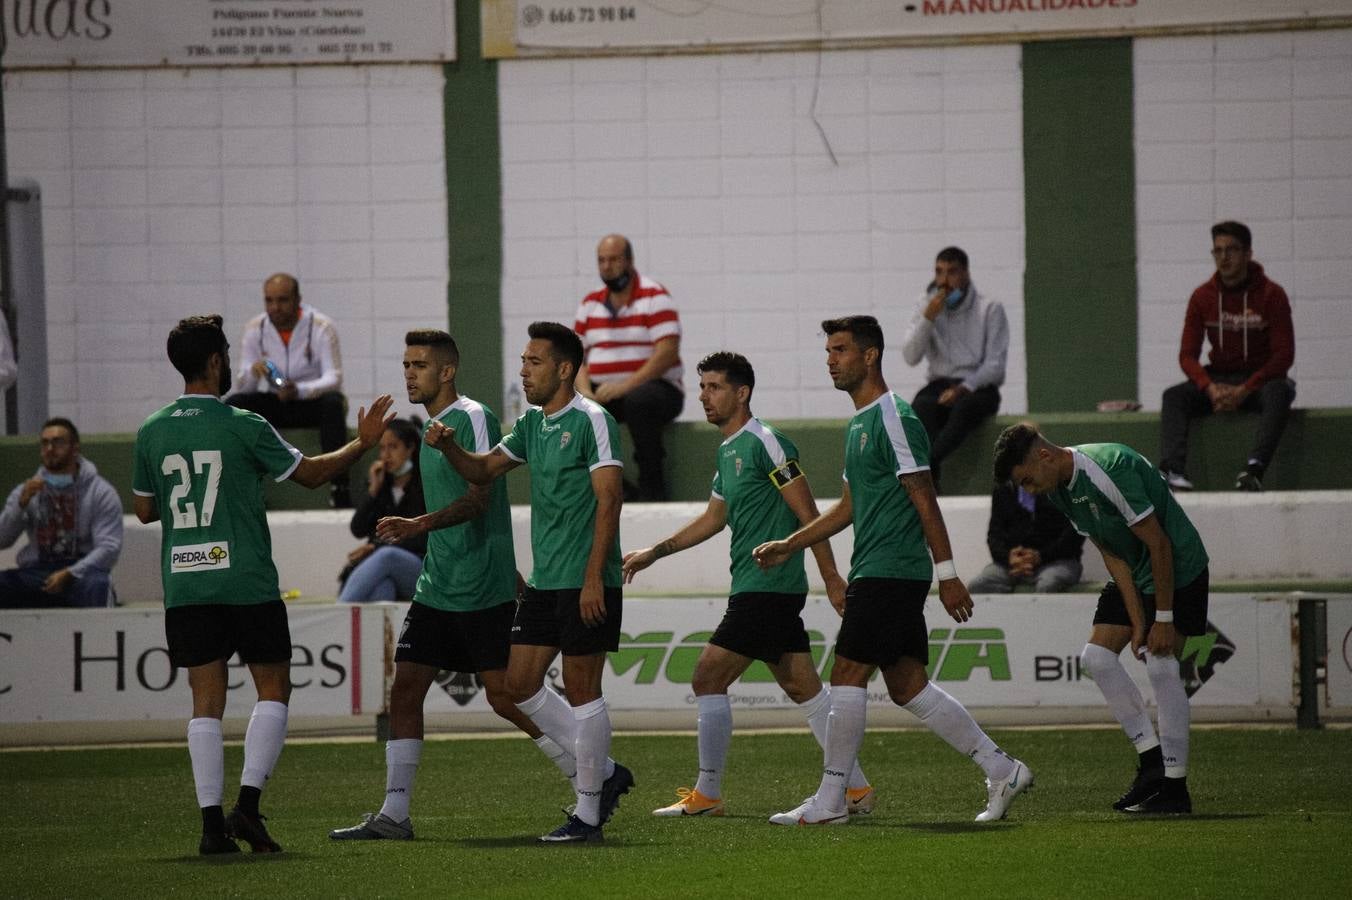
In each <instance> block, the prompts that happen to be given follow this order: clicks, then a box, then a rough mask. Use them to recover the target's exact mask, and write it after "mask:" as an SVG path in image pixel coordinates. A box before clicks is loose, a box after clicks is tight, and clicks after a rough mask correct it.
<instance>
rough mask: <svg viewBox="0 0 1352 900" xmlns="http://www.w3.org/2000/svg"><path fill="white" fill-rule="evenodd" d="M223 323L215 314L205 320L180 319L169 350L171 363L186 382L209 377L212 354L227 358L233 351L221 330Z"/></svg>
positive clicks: (168, 344)
mask: <svg viewBox="0 0 1352 900" xmlns="http://www.w3.org/2000/svg"><path fill="white" fill-rule="evenodd" d="M223 321H224V320H223V319H222V318H221V317H220V316H219V315H218V314H216V313H211V314H210V315H205V316H189V317H188V318H186V319H180V320H179V322H178V324H177V325H175V326H174V330H173V331H171V332H169V340H168V341H167V342H166V348H167V350H168V352H169V362H171V363H173V364H174V368H175V369H178V374H180V375H182V376H183V378H184V380H185V381H193V380H195V379H198V378H201V377H202V376H204V375H206V374H207V360H208V359H210V358H211V354H213V353H220V354H222V355H224V354H225V353H226V352H227V351H228V350H229V349H230V342H229V341H228V340H226V337H225V331H224V330H223V329H222V328H221V324H222V322H223Z"/></svg>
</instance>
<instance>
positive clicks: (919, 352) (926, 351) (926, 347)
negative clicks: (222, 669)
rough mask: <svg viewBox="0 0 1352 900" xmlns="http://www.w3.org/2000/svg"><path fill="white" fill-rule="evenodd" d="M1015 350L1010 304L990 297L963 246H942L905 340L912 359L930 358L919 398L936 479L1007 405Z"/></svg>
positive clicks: (913, 361)
mask: <svg viewBox="0 0 1352 900" xmlns="http://www.w3.org/2000/svg"><path fill="white" fill-rule="evenodd" d="M1008 354H1009V323H1008V322H1007V321H1006V319H1005V310H1004V307H1003V306H1001V305H1000V304H999V303H996V302H995V301H993V300H988V299H986V298H985V297H984V296H982V294H981V293H980V292H979V291H978V290H977V289H976V285H974V284H972V279H971V276H970V275H969V274H968V271H967V254H966V253H964V252H963V251H962V249H961V248H959V247H945V248H944V249H943V250H940V251H939V255H938V256H937V257H936V258H935V260H934V280H933V281H932V282H930V284H929V287H927V288H926V289H925V296H924V297H923V298H921V300H920V305H919V307H918V308H917V309H916V312H915V317H914V318H913V319H912V320H911V326H910V328H908V329H907V331H906V337H905V338H904V340H903V342H902V347H901V355H902V358H903V359H905V360H906V364H907V365H908V366H914V365H917V364H918V363H919V362H920V361H921V360H922V359H927V360H929V372H928V375H927V377H928V379H929V383H928V384H926V385H925V386H924V387H923V388H921V389H920V392H919V393H918V394H916V395H915V399H914V400H912V401H911V406H912V408H914V409H915V413H916V415H917V416H919V417H920V421H921V423H922V424H923V425H924V426H925V432H926V433H927V434H928V435H929V439H930V470H931V476H932V477H933V479H934V483H935V486H936V487H937V486H938V484H939V470H940V464H941V463H942V462H943V460H944V457H946V456H948V455H949V454H950V453H952V452H953V451H954V450H956V449H957V448H958V445H959V444H961V443H962V441H963V439H964V438H966V437H967V435H968V434H970V433H971V432H972V430H973V429H975V428H976V427H977V426H978V425H979V424H980V423H981V420H982V419H984V418H986V417H987V416H993V415H995V412H996V410H998V409H999V408H1000V385H1002V384H1004V382H1005V358H1006V357H1007V356H1008Z"/></svg>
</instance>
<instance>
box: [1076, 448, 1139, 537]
mask: <svg viewBox="0 0 1352 900" xmlns="http://www.w3.org/2000/svg"><path fill="white" fill-rule="evenodd" d="M1079 460H1084V466H1083V468H1084V474H1085V475H1087V476H1089V482H1090V484H1092V485H1093V486H1094V487H1096V488H1098V491H1099V493H1100V494H1102V495H1103V496H1105V497H1107V498H1108V500H1109V502H1111V503H1112V505H1113V506H1115V507H1117V511H1118V512H1120V513H1121V514H1122V518H1123V519H1125V520H1126V522H1127V524H1128V525H1135V524H1136V523H1137V522H1139V521H1141V520H1142V519H1144V518H1146V517H1147V516H1149V515H1150V514H1151V513H1153V512H1154V511H1155V507H1154V506H1147V507H1146V508H1145V510H1144V511H1143V512H1140V513H1137V512H1136V510H1134V509H1132V508H1131V504H1129V503H1127V498H1126V497H1123V496H1122V492H1121V491H1120V490H1118V489H1117V484H1116V483H1115V482H1114V481H1113V480H1112V479H1111V478H1109V477H1108V473H1107V472H1105V471H1103V468H1102V467H1101V466H1100V465H1099V464H1098V463H1096V462H1094V461H1093V460H1092V459H1090V458H1089V457H1088V456H1086V455H1084V454H1083V453H1077V454H1076V461H1077V462H1078V461H1079Z"/></svg>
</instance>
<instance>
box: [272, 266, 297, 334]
mask: <svg viewBox="0 0 1352 900" xmlns="http://www.w3.org/2000/svg"><path fill="white" fill-rule="evenodd" d="M263 308H264V309H265V310H266V311H267V314H268V319H269V321H271V322H272V325H273V327H274V328H276V329H277V330H278V331H288V330H290V329H292V328H295V327H296V322H297V321H299V320H300V282H299V281H297V280H296V276H294V275H289V274H287V273H286V272H278V273H276V274H275V275H269V276H268V278H267V280H266V281H264V282H263Z"/></svg>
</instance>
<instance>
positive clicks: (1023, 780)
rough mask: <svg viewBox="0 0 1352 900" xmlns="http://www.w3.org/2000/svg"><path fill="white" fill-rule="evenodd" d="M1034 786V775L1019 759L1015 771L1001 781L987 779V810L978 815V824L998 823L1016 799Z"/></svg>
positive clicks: (1015, 763) (1015, 761)
mask: <svg viewBox="0 0 1352 900" xmlns="http://www.w3.org/2000/svg"><path fill="white" fill-rule="evenodd" d="M1032 786H1033V773H1032V772H1030V771H1029V770H1028V767H1027V766H1025V765H1024V764H1023V763H1021V762H1019V761H1018V760H1017V759H1016V760H1014V770H1013V771H1012V772H1010V773H1009V776H1008V777H1006V778H1002V779H1000V780H999V781H991V780H990V779H989V778H987V779H986V808H985V809H984V810H983V811H982V812H980V813H978V814H977V817H976V820H977V821H978V822H998V821H1000V820H1001V819H1003V818H1004V817H1005V813H1006V812H1008V811H1009V805H1010V804H1011V803H1013V802H1014V798H1015V797H1017V796H1019V795H1020V794H1022V793H1023V792H1024V791H1026V790H1029V789H1030V788H1032Z"/></svg>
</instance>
